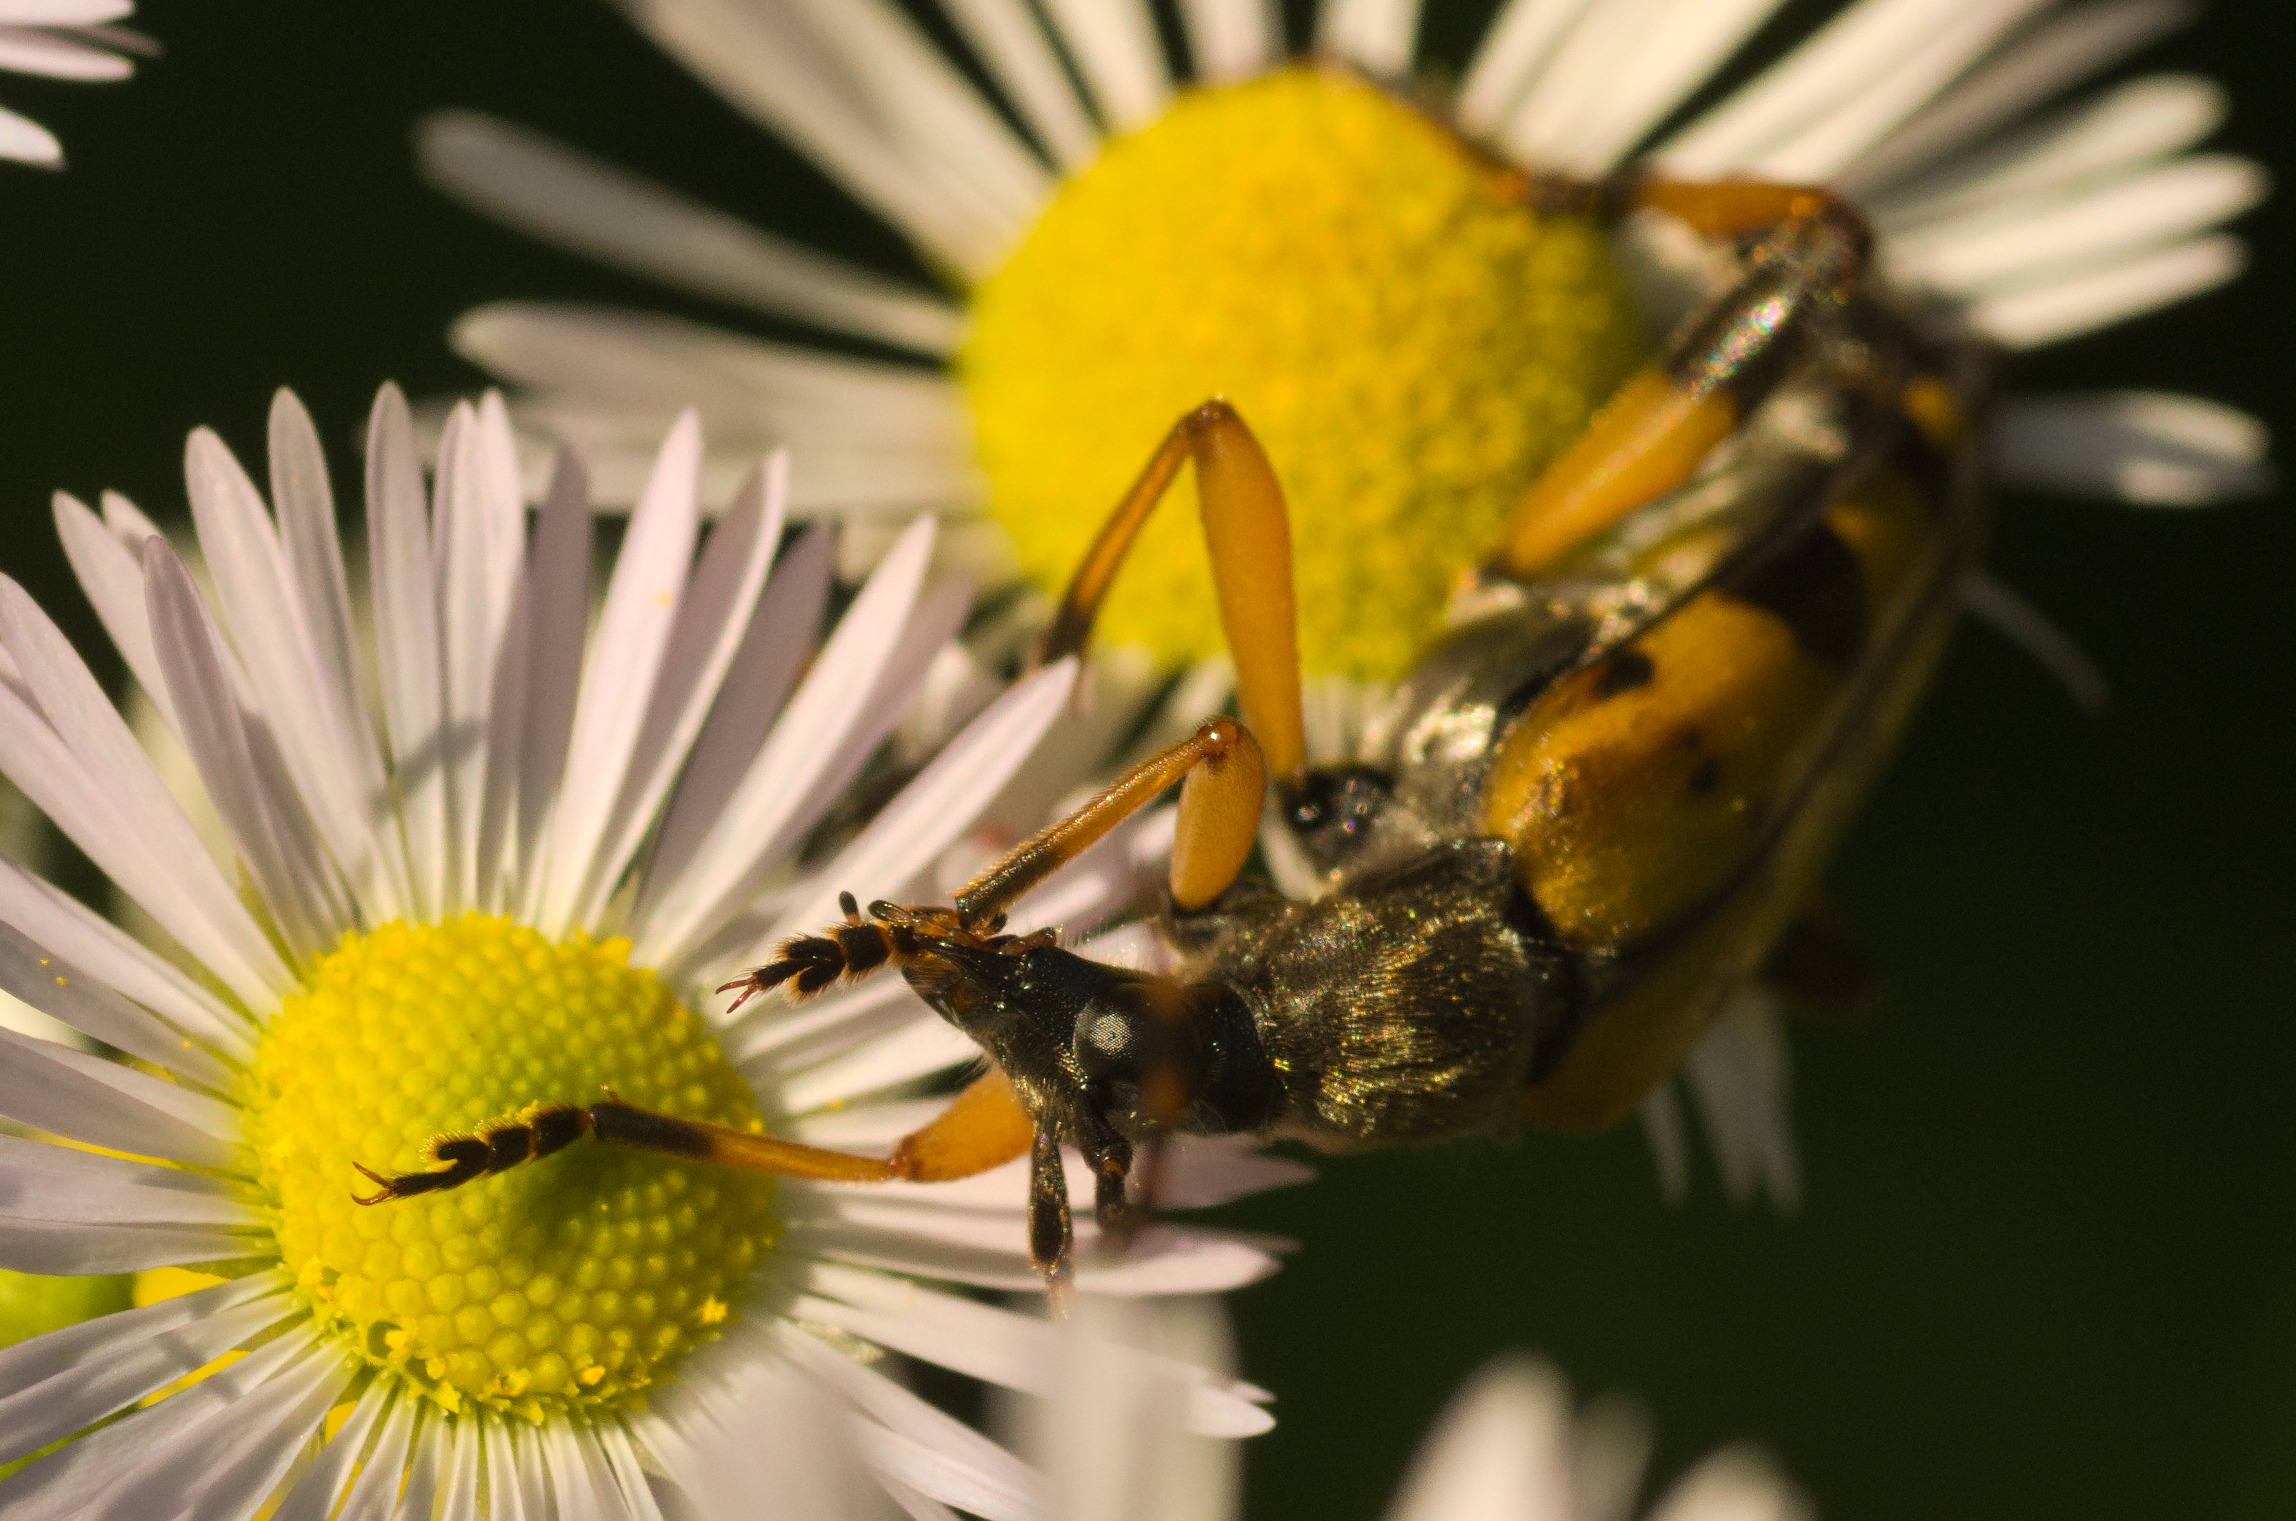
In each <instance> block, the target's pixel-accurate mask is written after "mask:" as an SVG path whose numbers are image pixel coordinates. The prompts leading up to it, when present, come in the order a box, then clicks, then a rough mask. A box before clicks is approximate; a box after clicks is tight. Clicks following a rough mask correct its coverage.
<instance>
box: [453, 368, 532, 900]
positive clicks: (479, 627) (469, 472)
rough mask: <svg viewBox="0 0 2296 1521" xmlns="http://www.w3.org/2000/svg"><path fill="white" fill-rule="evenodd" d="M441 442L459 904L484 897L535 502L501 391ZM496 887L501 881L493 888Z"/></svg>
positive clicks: (460, 411)
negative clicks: (487, 838)
mask: <svg viewBox="0 0 2296 1521" xmlns="http://www.w3.org/2000/svg"><path fill="white" fill-rule="evenodd" d="M455 416H457V417H459V418H461V419H462V426H461V427H460V428H457V427H455V426H453V424H452V421H451V420H450V422H449V426H448V428H447V433H446V437H445V438H444V439H443V440H442V441H441V445H440V449H439V458H438V475H437V481H436V485H435V487H434V490H433V493H432V494H433V496H434V497H435V499H436V504H437V514H436V516H437V521H436V523H435V524H434V525H433V526H434V533H433V547H434V548H435V550H436V551H437V554H438V596H439V618H440V624H439V634H440V658H441V660H442V662H443V665H444V671H443V676H444V682H445V686H444V699H445V707H446V733H447V735H448V743H447V797H448V802H449V804H450V807H451V818H452V824H451V828H452V831H453V839H454V849H453V856H454V870H453V873H452V878H453V879H452V882H451V884H450V886H451V897H450V899H449V901H450V902H451V903H453V904H455V905H456V906H465V905H471V904H475V903H477V902H479V901H480V888H479V880H478V873H479V835H480V832H481V830H482V828H483V827H484V823H485V807H486V784H487V779H488V776H489V774H490V769H491V768H490V764H489V763H490V760H491V757H492V753H493V752H492V746H491V744H490V738H491V735H492V732H493V713H492V705H493V701H494V694H495V687H496V678H497V673H498V671H499V668H500V666H501V662H502V648H503V644H504V642H505V641H506V640H507V638H508V637H509V629H510V619H511V615H512V613H513V611H514V610H515V609H514V607H513V600H514V598H515V597H516V595H517V589H518V582H519V577H520V572H521V571H522V569H523V562H524V560H525V558H526V501H525V494H524V492H523V490H522V489H521V486H520V482H519V475H518V446H517V444H516V442H515V441H514V440H513V439H512V438H511V434H510V413H509V410H508V409H507V408H506V407H504V406H503V404H502V397H501V395H500V394H499V393H496V392H493V391H489V392H488V393H487V394H486V397H485V400H484V402H483V404H482V405H481V406H480V407H479V408H477V409H473V408H471V407H470V406H469V405H468V404H467V403H465V404H463V405H460V406H458V407H456V408H455ZM489 886H491V884H489Z"/></svg>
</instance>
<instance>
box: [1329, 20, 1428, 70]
mask: <svg viewBox="0 0 2296 1521" xmlns="http://www.w3.org/2000/svg"><path fill="white" fill-rule="evenodd" d="M1418 42H1419V0H1323V6H1322V13H1321V14H1320V15H1319V16H1318V17H1317V18H1316V28H1315V45H1316V46H1317V47H1318V48H1321V49H1322V50H1323V51H1324V52H1327V53H1330V54H1332V55H1333V56H1335V57H1339V58H1345V59H1347V60H1348V61H1349V62H1351V63H1354V64H1356V65H1357V66H1359V67H1360V68H1362V69H1363V70H1364V72H1366V73H1368V74H1370V75H1371V76H1373V77H1374V78H1379V79H1395V78H1400V77H1401V76H1402V75H1403V74H1404V73H1406V72H1407V71H1408V70H1409V69H1410V67H1411V59H1412V55H1413V54H1414V53H1415V52H1416V51H1417V49H1418Z"/></svg>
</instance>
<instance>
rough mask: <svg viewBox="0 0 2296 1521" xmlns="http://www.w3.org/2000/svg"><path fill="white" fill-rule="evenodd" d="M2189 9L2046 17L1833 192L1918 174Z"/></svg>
mask: <svg viewBox="0 0 2296 1521" xmlns="http://www.w3.org/2000/svg"><path fill="white" fill-rule="evenodd" d="M2194 9H2195V7H2194V6H2193V5H2191V4H2190V3H2189V0H2098V3H2095V4H2090V5H2083V6H2079V7H2077V8H2075V9H2073V10H2070V11H2067V12H2066V13H2065V14H2063V15H2060V16H2055V17H2051V18H2049V19H2048V20H2047V21H2046V22H2045V23H2044V24H2043V25H2041V26H2039V27H2036V28H2034V29H2033V30H2032V31H2030V32H2028V33H2027V34H2025V35H2024V36H2022V37H2020V38H2018V39H2017V41H2016V42H2015V43H2014V44H2013V45H2012V46H2010V47H2008V48H2005V49H2004V50H2003V51H2002V52H2001V53H2000V54H1998V55H1997V56H1995V57H1993V58H1990V59H1988V60H1987V61H1986V62H1985V63H1984V64H1982V65H1981V66H1979V67H1978V68H1975V69H1973V70H1971V71H1970V72H1969V74H1968V76H1967V77H1966V78H1964V79H1962V80H1960V81H1959V82H1958V83H1956V84H1955V85H1954V86H1953V88H1952V89H1950V90H1948V91H1946V92H1945V93H1944V94H1943V95H1941V96H1939V97H1938V98H1937V99H1936V100H1934V101H1932V102H1931V103H1930V104H1929V105H1928V106H1926V107H1924V108H1923V109H1922V111H1921V112H1920V113H1919V114H1918V115H1916V116H1915V117H1914V118H1913V119H1912V120H1910V121H1908V122H1907V123H1906V124H1905V125H1904V126H1902V127H1899V128H1898V129H1897V130H1896V131H1894V132H1892V133H1890V134H1889V136H1887V137H1886V138H1884V139H1882V141H1881V142H1879V143H1877V144H1876V145H1875V146H1874V148H1873V149H1872V150H1871V151H1870V152H1867V153H1865V154H1862V155H1860V156H1859V157H1858V159H1857V160H1856V161H1855V162H1853V163H1851V164H1849V165H1848V166H1847V167H1846V168H1844V169H1843V170H1842V172H1841V173H1840V174H1839V175H1838V176H1836V177H1835V181H1834V184H1835V188H1837V189H1839V190H1841V191H1842V192H1844V193H1845V194H1849V195H1855V196H1859V197H1865V196H1869V195H1871V194H1872V192H1873V191H1875V190H1876V189H1878V188H1879V187H1882V186H1885V185H1889V184H1891V183H1893V182H1895V181H1897V180H1899V179H1902V178H1903V177H1905V176H1907V175H1910V174H1916V173H1919V172H1921V171H1922V170H1923V169H1924V168H1925V167H1927V166H1928V165H1931V164H1934V163H1937V162H1938V161H1939V160H1941V159H1943V158H1944V157H1945V156H1946V155H1947V154H1949V153H1953V152H1956V151H1958V150H1959V149H1961V148H1963V147H1965V146H1967V145H1968V144H1971V143H1974V142H1978V141H1980V140H1981V139H1983V138H1984V137H1985V135H1986V134H1987V133H1990V132H1993V131H1996V130H1998V129H1999V128H2001V127H2003V126H2005V125H2006V124H2008V123H2010V122H2012V121H2015V120H2016V119H2017V118H2018V117H2019V116H2022V115H2023V114H2024V113H2025V112H2026V111H2028V110H2030V109H2032V108H2033V107H2035V106H2038V105H2039V104H2041V103H2042V102H2043V101H2045V100H2048V99H2049V98H2050V97H2051V96H2053V95H2055V94H2056V93H2057V92H2058V91H2060V90H2063V89H2065V88H2066V87H2068V86H2070V85H2073V84H2077V83H2078V82H2080V81H2081V80H2084V79H2088V78H2090V77H2092V76H2094V75H2096V74H2098V73H2100V72H2102V71H2103V70H2104V69H2106V68H2109V67H2110V66H2111V65H2112V64H2114V63H2116V62H2118V61H2119V60H2120V59H2121V58H2123V57H2125V56H2127V55H2128V54H2130V53H2133V52H2135V51H2137V50H2138V49H2139V48H2141V47H2143V46H2144V45H2145V44H2147V43H2149V42H2152V41H2154V40H2155V39H2156V38H2159V37H2161V36H2163V35H2165V34H2166V33H2168V32H2171V31H2173V30H2175V29H2176V28H2177V27H2179V26H2182V25H2183V24H2184V23H2185V22H2187V21H2189V20H2190V19H2192V16H2193V13H2194Z"/></svg>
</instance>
